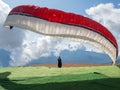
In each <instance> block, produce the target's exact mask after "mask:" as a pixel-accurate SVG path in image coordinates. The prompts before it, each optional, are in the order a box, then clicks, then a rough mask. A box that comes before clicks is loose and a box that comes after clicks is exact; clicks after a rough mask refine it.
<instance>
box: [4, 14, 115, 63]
mask: <svg viewBox="0 0 120 90" xmlns="http://www.w3.org/2000/svg"><path fill="white" fill-rule="evenodd" d="M5 26H16V27H19V28H23V29H27V30H31V31H33V32H37V33H40V34H44V35H49V36H56V37H64V38H67V39H70V40H73V41H77V42H82V43H87V44H91V45H93V46H95V47H96V48H98V49H99V50H102V51H103V52H105V53H106V54H108V55H109V56H110V58H111V59H112V61H113V64H115V62H116V48H115V47H114V45H113V44H112V43H111V42H110V41H109V40H108V39H106V38H105V37H104V36H102V35H101V34H99V33H97V32H95V31H92V30H89V29H87V28H83V27H79V26H73V25H66V24H61V23H56V22H50V21H47V20H43V19H39V18H36V17H29V16H24V15H8V17H7V19H6V22H5Z"/></svg>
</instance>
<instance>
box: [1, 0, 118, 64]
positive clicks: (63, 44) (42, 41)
mask: <svg viewBox="0 0 120 90" xmlns="http://www.w3.org/2000/svg"><path fill="white" fill-rule="evenodd" d="M0 1H1V0H0ZM2 2H3V3H2V4H0V5H1V6H0V12H3V13H0V15H1V16H2V17H0V20H1V21H0V54H1V55H0V65H1V66H4V65H6V64H5V63H7V65H8V66H19V65H26V64H34V63H51V62H52V63H55V62H56V59H57V56H58V55H61V57H62V59H63V61H64V62H80V63H94V62H95V63H109V62H111V59H110V58H109V56H107V55H106V54H105V53H104V52H101V51H100V50H98V49H96V48H94V47H92V46H89V45H86V44H81V43H76V42H71V41H64V40H61V39H59V40H58V39H53V38H50V37H46V36H42V35H39V34H36V33H33V32H29V31H24V30H21V29H19V28H15V29H14V30H13V31H7V30H4V29H5V28H3V27H2V26H1V24H2V25H3V23H4V21H5V17H7V14H8V13H9V11H10V9H12V8H14V7H16V6H18V5H22V4H33V5H37V6H40V7H49V8H55V9H60V10H63V11H67V12H74V13H77V14H81V15H85V16H88V17H90V18H91V19H94V20H96V21H98V22H100V23H101V24H103V25H104V26H106V27H107V28H108V29H109V30H110V31H111V32H112V33H113V35H114V36H115V37H116V39H117V42H118V44H119V43H120V39H119V38H120V32H119V31H120V30H119V28H120V17H119V15H120V0H2ZM0 3H1V2H0ZM5 8H6V10H4V9H5ZM105 10H107V11H108V12H109V13H111V15H109V14H108V13H106V12H105ZM96 13H97V14H96ZM3 17H4V18H3ZM9 36H10V37H9ZM31 37H32V38H31ZM46 44H48V45H49V47H48V46H46V47H47V48H46V47H45V45H46ZM43 46H44V47H43ZM53 46H54V47H53ZM40 47H43V48H42V50H41V48H40ZM35 48H36V49H35ZM82 54H84V55H82ZM7 59H8V62H7ZM49 59H53V61H49ZM89 59H91V60H92V61H90V60H89ZM118 59H119V58H118ZM4 61H5V62H4ZM2 64H3V65H2Z"/></svg>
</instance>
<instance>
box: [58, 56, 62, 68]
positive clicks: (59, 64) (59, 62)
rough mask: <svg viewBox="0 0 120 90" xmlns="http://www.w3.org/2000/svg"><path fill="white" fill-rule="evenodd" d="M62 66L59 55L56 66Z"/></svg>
mask: <svg viewBox="0 0 120 90" xmlns="http://www.w3.org/2000/svg"><path fill="white" fill-rule="evenodd" d="M61 67H62V59H61V58H60V56H59V57H58V68H61Z"/></svg>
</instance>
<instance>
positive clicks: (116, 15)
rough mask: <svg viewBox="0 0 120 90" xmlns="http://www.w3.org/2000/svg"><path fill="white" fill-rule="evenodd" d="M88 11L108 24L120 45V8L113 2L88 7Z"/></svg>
mask: <svg viewBox="0 0 120 90" xmlns="http://www.w3.org/2000/svg"><path fill="white" fill-rule="evenodd" d="M86 13H87V14H88V15H90V16H91V17H92V18H93V19H94V20H96V21H98V22H100V23H102V24H103V25H104V26H106V27H107V28H108V29H109V30H110V31H111V32H112V33H113V34H114V35H115V37H116V39H117V42H118V45H120V8H115V6H114V4H112V3H107V4H99V5H97V6H95V7H91V8H89V9H87V10H86ZM119 51H120V47H119Z"/></svg>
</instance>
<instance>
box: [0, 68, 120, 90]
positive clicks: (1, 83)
mask: <svg viewBox="0 0 120 90" xmlns="http://www.w3.org/2000/svg"><path fill="white" fill-rule="evenodd" d="M66 89H69V90H101V89H104V90H120V66H96V67H68V68H48V67H8V68H0V90H66Z"/></svg>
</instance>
